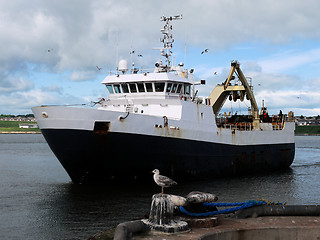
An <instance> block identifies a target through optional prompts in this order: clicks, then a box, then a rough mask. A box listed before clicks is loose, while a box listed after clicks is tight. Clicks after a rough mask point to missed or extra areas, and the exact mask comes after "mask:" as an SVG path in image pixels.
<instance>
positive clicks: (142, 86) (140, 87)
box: [137, 83, 145, 92]
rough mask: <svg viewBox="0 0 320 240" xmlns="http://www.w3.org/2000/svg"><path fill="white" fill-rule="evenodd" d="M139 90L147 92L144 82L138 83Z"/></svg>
mask: <svg viewBox="0 0 320 240" xmlns="http://www.w3.org/2000/svg"><path fill="white" fill-rule="evenodd" d="M137 86H138V90H139V92H145V90H144V85H143V83H137Z"/></svg>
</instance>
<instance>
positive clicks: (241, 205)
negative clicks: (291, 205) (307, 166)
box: [180, 200, 282, 217]
mask: <svg viewBox="0 0 320 240" xmlns="http://www.w3.org/2000/svg"><path fill="white" fill-rule="evenodd" d="M266 204H274V205H275V204H280V205H282V203H279V202H278V203H274V202H267V201H257V200H249V201H246V202H236V203H203V205H204V206H215V207H234V206H237V207H234V208H228V209H223V210H220V211H213V212H204V213H193V212H189V211H188V210H186V209H185V208H184V207H182V206H180V211H181V212H182V213H184V214H186V215H189V216H192V217H208V216H212V215H218V214H226V213H232V212H236V211H238V210H241V209H245V208H249V207H252V206H261V205H266Z"/></svg>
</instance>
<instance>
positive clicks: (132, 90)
mask: <svg viewBox="0 0 320 240" xmlns="http://www.w3.org/2000/svg"><path fill="white" fill-rule="evenodd" d="M129 87H130V92H131V93H136V92H137V87H136V84H135V83H129Z"/></svg>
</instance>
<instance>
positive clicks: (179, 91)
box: [177, 84, 182, 93]
mask: <svg viewBox="0 0 320 240" xmlns="http://www.w3.org/2000/svg"><path fill="white" fill-rule="evenodd" d="M181 88H182V84H178V88H177V93H181Z"/></svg>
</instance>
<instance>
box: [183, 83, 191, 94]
mask: <svg viewBox="0 0 320 240" xmlns="http://www.w3.org/2000/svg"><path fill="white" fill-rule="evenodd" d="M184 93H185V94H187V95H190V85H189V84H187V85H185V86H184Z"/></svg>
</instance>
